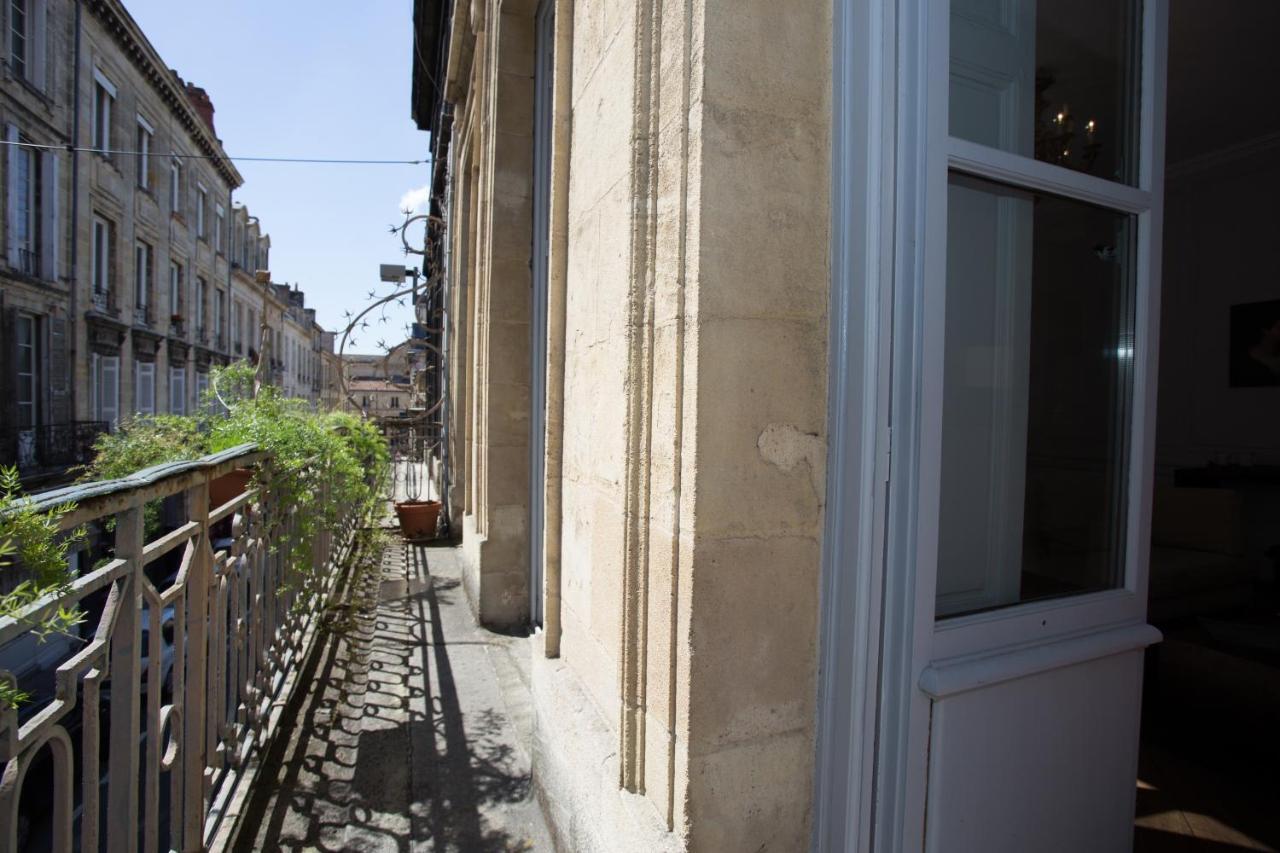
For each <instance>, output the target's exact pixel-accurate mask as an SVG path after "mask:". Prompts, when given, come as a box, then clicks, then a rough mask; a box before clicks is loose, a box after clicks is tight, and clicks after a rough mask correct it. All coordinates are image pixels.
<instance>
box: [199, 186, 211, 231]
mask: <svg viewBox="0 0 1280 853" xmlns="http://www.w3.org/2000/svg"><path fill="white" fill-rule="evenodd" d="M208 206H209V191H208V190H207V189H205V186H204V184H196V236H197V237H199V238H200V239H202V240H203V239H204V237H205V233H204V211H205V208H206V207H208Z"/></svg>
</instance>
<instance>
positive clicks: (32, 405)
mask: <svg viewBox="0 0 1280 853" xmlns="http://www.w3.org/2000/svg"><path fill="white" fill-rule="evenodd" d="M17 333H18V426H19V427H23V428H28V427H33V426H35V425H36V424H38V423H39V422H40V404H39V402H38V396H37V395H38V394H39V390H40V321H39V320H37V319H36V318H35V317H33V316H32V315H30V314H19V315H18V328H17Z"/></svg>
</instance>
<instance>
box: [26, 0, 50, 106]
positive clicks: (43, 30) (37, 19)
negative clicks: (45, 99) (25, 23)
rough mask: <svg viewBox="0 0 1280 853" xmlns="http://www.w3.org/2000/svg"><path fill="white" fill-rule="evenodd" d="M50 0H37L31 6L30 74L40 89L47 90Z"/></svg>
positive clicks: (32, 80)
mask: <svg viewBox="0 0 1280 853" xmlns="http://www.w3.org/2000/svg"><path fill="white" fill-rule="evenodd" d="M48 5H49V3H48V0H35V2H34V3H32V4H31V6H30V7H29V13H30V14H31V18H32V20H31V59H30V74H31V82H32V83H34V84H35V87H36V88H37V89H39V90H40V91H42V92H43V91H46V90H47V88H48V86H47V82H48V81H47V75H48V69H47V67H46V66H48V64H49V63H48V61H47V54H46V52H45V44H46V43H47V42H48V32H49V31H48V29H47V17H48V14H47V13H48V8H47V7H48Z"/></svg>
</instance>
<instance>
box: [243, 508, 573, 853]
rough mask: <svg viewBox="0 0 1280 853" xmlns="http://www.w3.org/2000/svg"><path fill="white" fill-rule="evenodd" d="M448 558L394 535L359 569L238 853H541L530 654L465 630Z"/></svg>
mask: <svg viewBox="0 0 1280 853" xmlns="http://www.w3.org/2000/svg"><path fill="white" fill-rule="evenodd" d="M458 556H459V555H458V550H457V549H456V548H453V547H449V546H440V547H424V546H421V545H407V544H406V543H404V542H402V541H401V540H400V539H399V538H398V537H396V536H395V534H394V531H390V532H389V535H388V536H387V538H385V539H384V541H383V544H382V545H381V546H380V554H379V556H377V557H375V558H372V559H370V560H369V561H368V562H366V563H365V565H364V566H363V567H362V570H361V571H360V573H359V574H357V576H356V577H355V578H354V579H353V583H352V589H351V594H350V602H349V607H348V609H347V610H345V611H342V610H339V611H337V612H336V613H335V614H334V615H333V616H332V617H331V620H330V623H329V624H328V625H327V626H326V630H325V633H324V635H323V637H322V638H321V640H320V642H321V646H320V648H319V649H318V650H317V653H316V655H315V657H314V659H313V662H312V664H311V668H310V670H309V671H304V673H303V683H304V684H305V685H307V686H306V687H305V688H303V689H300V690H299V692H298V694H297V695H295V697H294V699H293V701H292V702H291V705H290V707H289V708H288V710H287V711H286V714H285V717H284V720H283V721H282V726H283V729H284V730H283V731H282V733H281V737H280V738H279V740H278V741H277V745H276V747H275V749H273V750H272V752H271V753H270V754H268V755H267V756H266V758H265V760H264V767H265V768H269V769H268V770H264V773H267V774H268V775H266V776H264V777H263V778H261V779H260V781H259V784H258V785H257V786H255V793H254V796H253V797H252V798H251V799H250V801H249V802H248V803H247V804H246V806H245V809H246V815H245V820H244V822H243V824H242V826H243V827H244V828H243V830H242V832H241V834H240V837H239V838H238V839H237V843H236V847H237V849H240V850H275V849H284V850H296V849H317V848H318V849H321V850H361V851H399V850H439V851H444V850H456V851H467V853H471V851H510V850H550V849H551V845H550V841H549V836H548V834H547V829H546V827H545V825H544V823H543V820H542V815H541V812H540V811H539V809H538V806H537V803H536V802H535V801H534V799H533V796H532V791H531V785H530V770H529V754H528V747H527V744H528V742H529V737H530V733H531V730H532V722H533V721H532V709H531V706H530V704H529V702H528V672H527V668H528V664H527V661H526V660H525V658H526V657H527V648H526V644H525V641H524V640H522V639H520V638H516V637H506V636H502V635H499V634H494V633H492V632H489V631H486V630H484V629H482V628H479V627H478V626H477V625H476V623H475V620H474V618H473V617H472V614H471V612H470V610H469V608H468V605H467V602H466V599H465V596H464V593H463V590H462V586H461V576H460V572H459V565H458ZM270 774H274V776H272V775H270Z"/></svg>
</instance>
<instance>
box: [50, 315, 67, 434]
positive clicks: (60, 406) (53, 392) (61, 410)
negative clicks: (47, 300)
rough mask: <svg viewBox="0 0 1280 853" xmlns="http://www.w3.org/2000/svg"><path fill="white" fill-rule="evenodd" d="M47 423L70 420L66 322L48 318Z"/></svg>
mask: <svg viewBox="0 0 1280 853" xmlns="http://www.w3.org/2000/svg"><path fill="white" fill-rule="evenodd" d="M48 365H49V369H48V377H49V379H48V381H49V422H50V423H55V424H61V423H66V422H67V421H70V420H71V419H72V417H71V405H70V400H69V396H70V395H69V394H68V387H67V386H68V378H67V370H68V367H69V360H68V358H67V321H66V319H65V318H63V317H50V318H49V361H48Z"/></svg>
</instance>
